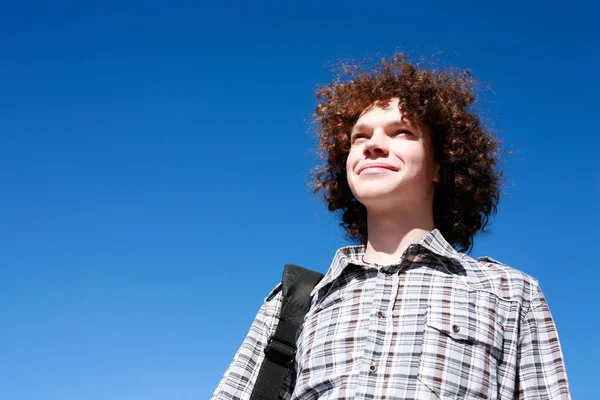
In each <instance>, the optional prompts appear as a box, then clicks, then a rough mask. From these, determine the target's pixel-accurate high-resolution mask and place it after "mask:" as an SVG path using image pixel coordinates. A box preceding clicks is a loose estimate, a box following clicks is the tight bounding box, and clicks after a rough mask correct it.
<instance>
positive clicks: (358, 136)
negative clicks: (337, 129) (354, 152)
mask: <svg viewBox="0 0 600 400" xmlns="http://www.w3.org/2000/svg"><path fill="white" fill-rule="evenodd" d="M367 138H368V136H367V135H366V134H365V133H355V134H354V135H352V138H351V142H352V144H354V143H356V142H361V141H363V140H365V139H367Z"/></svg>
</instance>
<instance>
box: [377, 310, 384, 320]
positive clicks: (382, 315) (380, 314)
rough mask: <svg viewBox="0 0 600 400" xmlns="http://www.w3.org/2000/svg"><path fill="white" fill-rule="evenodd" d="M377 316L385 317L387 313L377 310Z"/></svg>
mask: <svg viewBox="0 0 600 400" xmlns="http://www.w3.org/2000/svg"><path fill="white" fill-rule="evenodd" d="M377 316H378V317H379V318H383V317H385V314H384V313H383V312H381V311H377Z"/></svg>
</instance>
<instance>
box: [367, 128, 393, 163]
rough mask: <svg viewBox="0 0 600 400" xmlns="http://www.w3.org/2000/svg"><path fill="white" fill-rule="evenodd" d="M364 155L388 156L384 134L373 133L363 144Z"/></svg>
mask: <svg viewBox="0 0 600 400" xmlns="http://www.w3.org/2000/svg"><path fill="white" fill-rule="evenodd" d="M363 152H364V155H365V156H366V157H373V156H378V157H381V156H385V155H387V154H388V152H389V149H388V145H387V136H386V134H385V133H384V132H378V131H375V132H373V135H371V137H370V138H369V140H367V142H366V143H365V147H364V148H363Z"/></svg>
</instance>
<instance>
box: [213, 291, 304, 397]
mask: <svg viewBox="0 0 600 400" xmlns="http://www.w3.org/2000/svg"><path fill="white" fill-rule="evenodd" d="M281 300H282V296H281V291H280V285H278V286H277V287H276V288H275V289H273V291H272V292H271V294H269V296H268V297H267V298H266V299H265V301H264V302H263V304H262V306H261V307H260V309H259V310H258V314H257V315H256V318H255V319H254V321H253V322H252V325H251V326H250V331H249V332H248V335H247V336H246V338H245V339H244V341H243V342H242V345H241V346H240V348H239V349H238V351H237V353H236V354H235V356H234V358H233V361H232V362H231V364H230V365H229V368H227V371H225V374H224V375H223V377H222V378H221V381H220V382H219V385H218V386H217V388H216V390H215V392H214V393H213V395H212V397H211V399H212V400H226V399H227V400H234V399H235V400H248V399H250V395H251V394H252V390H253V388H254V383H255V382H256V377H257V376H258V372H259V371H260V367H261V366H262V362H263V360H264V357H265V355H264V348H265V346H266V345H267V341H268V339H269V337H270V336H271V335H272V334H273V332H275V328H277V322H278V320H279V317H278V316H279V312H280V310H281V303H282V301H281ZM288 375H289V376H288V377H286V379H285V381H284V383H283V387H282V390H281V394H280V396H279V398H280V399H282V400H288V399H289V398H290V397H291V391H290V386H291V383H292V376H291V374H288Z"/></svg>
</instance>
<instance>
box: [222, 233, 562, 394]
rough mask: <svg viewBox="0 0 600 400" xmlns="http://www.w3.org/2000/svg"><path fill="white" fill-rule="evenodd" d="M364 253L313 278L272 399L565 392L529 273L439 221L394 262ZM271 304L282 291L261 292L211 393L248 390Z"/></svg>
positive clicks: (346, 256) (270, 322) (268, 328)
mask: <svg viewBox="0 0 600 400" xmlns="http://www.w3.org/2000/svg"><path fill="white" fill-rule="evenodd" d="M363 253H364V247H362V246H351V247H345V248H342V249H340V250H338V252H337V253H336V255H335V257H334V259H333V263H332V265H331V267H330V269H329V271H328V272H327V274H326V275H325V277H324V278H323V280H322V281H321V282H320V283H319V284H318V285H317V286H316V287H315V289H314V291H313V294H314V296H313V302H312V307H311V309H310V311H309V312H308V314H307V315H306V318H305V321H304V326H303V328H302V330H301V331H300V332H299V335H298V339H297V346H298V351H297V354H296V363H297V373H295V374H294V375H293V376H292V374H290V376H288V377H287V379H286V381H285V383H284V387H283V388H282V391H281V396H280V398H281V399H286V400H287V399H292V400H296V399H298V400H300V399H302V400H304V399H373V398H375V399H457V398H460V399H472V398H473V399H474V398H484V399H517V398H518V399H570V394H569V385H568V382H567V375H566V372H565V365H564V360H563V356H562V352H561V348H560V344H559V340H558V334H557V332H556V328H555V326H554V322H553V320H552V317H551V315H550V311H549V310H548V305H547V304H546V300H545V299H544V296H543V294H542V292H541V291H540V288H539V286H538V283H537V281H536V280H534V279H533V278H531V277H530V276H528V275H526V274H524V273H522V272H519V271H517V270H515V269H512V268H510V267H508V266H506V265H504V264H501V263H499V262H497V261H494V260H492V259H491V258H487V257H484V258H480V259H479V260H474V259H472V258H470V257H469V256H467V255H465V254H462V253H458V252H456V251H455V250H454V249H453V248H452V246H450V245H449V244H448V243H447V242H446V241H445V240H444V238H443V237H442V235H441V234H440V232H439V231H437V230H434V231H432V232H431V233H429V234H428V235H426V236H425V237H424V238H423V239H422V240H421V241H420V242H419V243H418V244H413V245H411V246H409V247H408V248H407V249H406V251H405V252H404V254H403V255H402V258H401V262H399V263H398V264H394V265H388V266H383V267H382V266H374V265H369V264H365V263H364V262H362V255H363ZM270 297H272V296H270ZM267 299H269V297H268V298H267ZM280 308H281V294H278V295H276V296H275V297H274V298H273V299H272V300H270V301H265V303H264V304H263V306H262V307H261V308H260V311H259V313H258V315H257V317H256V319H255V321H254V323H253V324H252V327H251V329H250V332H249V333H248V336H247V337H246V339H245V340H244V342H243V344H242V346H241V347H240V349H239V350H238V352H237V354H236V355H235V358H234V360H233V362H232V363H231V365H230V366H229V368H228V370H227V371H226V373H225V375H224V376H223V379H222V380H221V382H220V383H219V385H218V387H217V389H216V391H215V393H214V394H213V397H212V398H213V399H249V397H250V393H251V392H252V388H253V385H254V382H255V381H256V377H257V374H258V371H259V369H260V366H261V363H262V360H263V358H264V354H263V349H264V347H265V345H266V343H267V340H268V338H269V336H270V335H271V334H272V333H273V332H274V330H275V327H276V325H277V321H278V319H277V316H278V313H279V310H280ZM294 383H295V385H294ZM290 387H293V389H290Z"/></svg>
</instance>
